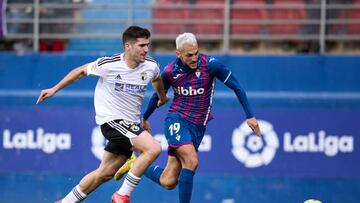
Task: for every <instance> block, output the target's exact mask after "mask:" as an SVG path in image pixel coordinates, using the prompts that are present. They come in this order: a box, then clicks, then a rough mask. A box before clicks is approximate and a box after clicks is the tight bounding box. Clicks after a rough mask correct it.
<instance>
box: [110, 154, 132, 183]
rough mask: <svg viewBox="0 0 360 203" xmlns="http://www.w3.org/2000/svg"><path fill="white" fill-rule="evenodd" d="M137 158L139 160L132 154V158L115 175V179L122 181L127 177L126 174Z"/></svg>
mask: <svg viewBox="0 0 360 203" xmlns="http://www.w3.org/2000/svg"><path fill="white" fill-rule="evenodd" d="M136 158H137V157H136V155H135V154H132V155H131V157H130V158H129V159H128V160H127V161H126V163H125V164H124V165H123V166H121V168H119V170H118V171H117V172H116V173H115V175H114V179H115V180H120V179H121V177H123V176H124V175H125V173H127V172H129V171H130V168H131V166H132V164H133V163H134V161H135V160H136Z"/></svg>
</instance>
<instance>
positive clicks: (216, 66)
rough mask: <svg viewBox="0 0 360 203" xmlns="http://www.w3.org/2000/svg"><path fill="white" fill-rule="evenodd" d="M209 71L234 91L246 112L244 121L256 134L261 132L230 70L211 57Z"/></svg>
mask: <svg viewBox="0 0 360 203" xmlns="http://www.w3.org/2000/svg"><path fill="white" fill-rule="evenodd" d="M209 71H210V73H211V74H214V75H215V77H216V78H218V79H219V80H220V81H221V82H223V83H224V84H225V85H226V86H227V87H229V88H230V89H232V90H233V91H234V92H235V94H236V97H237V98H238V100H239V102H240V103H241V105H242V107H243V109H244V112H245V114H246V118H247V119H246V122H247V124H248V126H249V127H250V128H251V129H252V130H253V131H254V132H255V133H256V135H258V136H260V135H261V132H260V128H259V124H258V122H257V120H256V118H255V117H254V115H253V113H252V111H251V108H250V104H249V101H248V99H247V96H246V92H245V90H244V89H243V88H242V87H241V86H240V84H239V82H238V81H237V79H236V78H235V77H234V76H233V74H232V73H231V71H230V70H228V69H227V68H226V67H225V66H224V65H223V64H222V63H221V62H219V61H218V60H216V59H213V60H211V61H210V62H209Z"/></svg>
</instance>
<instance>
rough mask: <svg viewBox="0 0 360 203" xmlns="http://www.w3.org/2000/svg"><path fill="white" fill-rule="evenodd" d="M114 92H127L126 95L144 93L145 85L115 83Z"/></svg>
mask: <svg viewBox="0 0 360 203" xmlns="http://www.w3.org/2000/svg"><path fill="white" fill-rule="evenodd" d="M115 90H116V91H118V92H127V93H136V94H139V93H144V92H145V91H146V85H133V84H124V83H118V82H116V83H115Z"/></svg>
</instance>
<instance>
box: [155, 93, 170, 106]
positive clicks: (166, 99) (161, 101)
mask: <svg viewBox="0 0 360 203" xmlns="http://www.w3.org/2000/svg"><path fill="white" fill-rule="evenodd" d="M168 101H169V97H168V96H167V95H165V97H164V98H160V99H159V100H158V102H157V107H160V106H162V105H164V104H166V103H167V102H168Z"/></svg>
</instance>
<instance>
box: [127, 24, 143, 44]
mask: <svg viewBox="0 0 360 203" xmlns="http://www.w3.org/2000/svg"><path fill="white" fill-rule="evenodd" d="M137 38H146V39H149V38H150V31H149V30H148V29H146V28H142V27H139V26H136V25H132V26H130V27H128V28H127V29H126V30H125V31H124V33H123V36H122V40H123V44H125V43H126V42H128V41H133V42H136V39H137Z"/></svg>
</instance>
